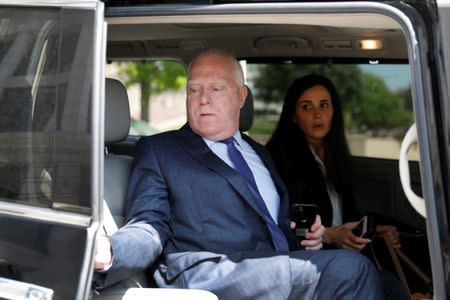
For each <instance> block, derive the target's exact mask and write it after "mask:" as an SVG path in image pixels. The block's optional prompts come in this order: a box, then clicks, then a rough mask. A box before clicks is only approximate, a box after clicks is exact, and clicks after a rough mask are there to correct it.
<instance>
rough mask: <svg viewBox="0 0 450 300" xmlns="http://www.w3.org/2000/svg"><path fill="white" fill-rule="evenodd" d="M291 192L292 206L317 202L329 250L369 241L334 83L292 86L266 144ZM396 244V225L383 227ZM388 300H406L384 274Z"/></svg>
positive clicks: (314, 79)
mask: <svg viewBox="0 0 450 300" xmlns="http://www.w3.org/2000/svg"><path fill="white" fill-rule="evenodd" d="M266 146H267V148H268V149H269V151H270V153H271V155H272V158H273V160H274V161H275V164H276V166H277V169H278V171H279V173H280V175H281V177H282V178H283V180H284V183H285V184H286V186H287V189H288V192H289V199H290V202H291V204H294V203H307V204H316V205H317V208H318V214H319V215H320V216H321V218H322V224H323V225H324V226H325V234H324V236H323V244H324V246H325V247H328V248H345V249H350V250H354V251H358V252H359V251H361V250H362V249H363V248H364V247H365V246H366V245H367V244H368V243H369V242H370V240H369V239H366V238H363V237H359V236H356V235H354V234H353V232H352V229H354V228H355V227H356V226H357V223H358V222H357V221H356V220H358V219H359V217H358V216H357V215H356V213H355V211H354V201H353V195H352V186H351V172H350V151H349V147H348V144H347V140H346V138H345V133H344V122H343V117H342V109H341V104H340V102H339V98H338V94H337V92H336V88H335V87H334V85H333V83H332V82H331V81H330V80H329V79H327V78H325V77H323V76H320V75H307V76H305V77H302V78H299V79H297V80H295V81H294V82H293V83H292V84H291V85H290V87H289V88H288V91H287V94H286V97H285V100H284V105H283V110H282V112H281V116H280V120H279V123H278V126H277V128H276V130H275V132H274V134H273V136H272V138H271V139H270V140H269V142H268V143H267V145H266ZM376 233H377V234H384V235H386V236H387V237H388V238H389V239H390V241H391V242H392V244H393V245H394V247H396V248H399V247H401V245H400V242H399V233H398V231H397V229H396V228H395V227H394V226H389V225H378V226H376ZM381 277H382V279H383V281H384V284H385V294H386V295H389V296H387V297H388V299H406V296H405V295H404V293H403V291H402V289H401V287H400V285H399V282H398V280H396V279H395V278H392V277H393V275H392V274H389V275H388V274H385V273H383V275H382V276H381Z"/></svg>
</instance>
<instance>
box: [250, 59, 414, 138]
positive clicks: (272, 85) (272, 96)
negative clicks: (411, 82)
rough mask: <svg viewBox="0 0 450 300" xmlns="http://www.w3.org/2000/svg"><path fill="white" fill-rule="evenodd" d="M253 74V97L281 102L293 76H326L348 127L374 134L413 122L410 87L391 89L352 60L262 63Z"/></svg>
mask: <svg viewBox="0 0 450 300" xmlns="http://www.w3.org/2000/svg"><path fill="white" fill-rule="evenodd" d="M254 68H255V70H253V71H252V73H253V74H254V76H253V77H254V78H253V80H254V89H255V91H254V93H255V98H256V99H258V100H261V101H263V102H264V103H266V104H270V103H282V102H283V100H284V96H285V93H286V91H287V89H288V87H289V85H290V84H291V82H293V81H294V80H295V79H296V78H299V77H301V76H304V75H307V74H311V73H314V74H320V75H324V76H326V77H328V78H329V79H330V80H331V81H332V82H333V83H334V84H335V86H336V88H337V91H338V94H339V97H340V99H341V102H342V106H343V114H344V121H345V125H346V127H347V128H348V129H351V130H354V131H358V132H365V131H368V130H370V131H371V132H373V133H374V134H378V133H380V132H382V131H383V130H384V129H404V128H406V127H409V125H410V124H411V123H412V122H413V115H412V101H411V89H410V88H409V87H408V88H405V89H403V90H399V91H392V90H390V89H389V88H388V87H387V85H386V83H385V81H384V79H383V78H381V77H379V76H376V75H374V74H372V73H367V72H364V71H362V70H361V69H360V68H359V67H358V66H357V65H354V64H353V65H352V64H336V65H333V64H304V65H299V64H285V63H284V64H261V65H256V66H255V67H254Z"/></svg>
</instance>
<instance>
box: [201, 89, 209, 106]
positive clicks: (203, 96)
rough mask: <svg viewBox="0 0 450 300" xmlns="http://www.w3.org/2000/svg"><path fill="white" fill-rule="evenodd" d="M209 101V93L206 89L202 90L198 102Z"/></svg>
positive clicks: (204, 102) (205, 102)
mask: <svg viewBox="0 0 450 300" xmlns="http://www.w3.org/2000/svg"><path fill="white" fill-rule="evenodd" d="M209 102H210V98H209V93H208V91H206V90H202V92H201V94H200V103H202V104H207V103H209Z"/></svg>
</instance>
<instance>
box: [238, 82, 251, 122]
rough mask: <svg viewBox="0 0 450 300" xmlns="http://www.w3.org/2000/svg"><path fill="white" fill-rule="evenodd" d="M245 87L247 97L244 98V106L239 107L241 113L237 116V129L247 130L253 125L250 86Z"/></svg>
mask: <svg viewBox="0 0 450 300" xmlns="http://www.w3.org/2000/svg"><path fill="white" fill-rule="evenodd" d="M245 87H246V88H247V91H248V93H247V98H246V99H245V103H244V106H243V107H242V108H241V114H240V117H239V130H240V131H247V130H249V129H250V128H251V127H252V125H253V95H252V91H251V90H250V88H249V87H248V86H247V85H246V86H245Z"/></svg>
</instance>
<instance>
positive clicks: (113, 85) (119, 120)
mask: <svg viewBox="0 0 450 300" xmlns="http://www.w3.org/2000/svg"><path fill="white" fill-rule="evenodd" d="M129 130H130V107H129V102H128V95H127V90H126V88H125V86H124V85H123V84H122V83H121V82H120V81H118V80H115V79H109V78H107V79H106V82H105V147H106V149H107V145H108V144H109V143H113V142H119V141H122V140H124V139H125V138H126V137H127V136H128V132H129ZM132 162H133V158H132V157H131V156H127V155H117V154H112V153H108V151H106V153H105V163H104V197H105V201H106V203H107V204H108V207H109V210H110V211H111V214H112V216H113V218H114V221H115V222H116V224H117V226H118V227H121V226H122V225H123V222H124V218H125V199H126V193H127V189H128V181H129V177H130V173H131V164H132Z"/></svg>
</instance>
